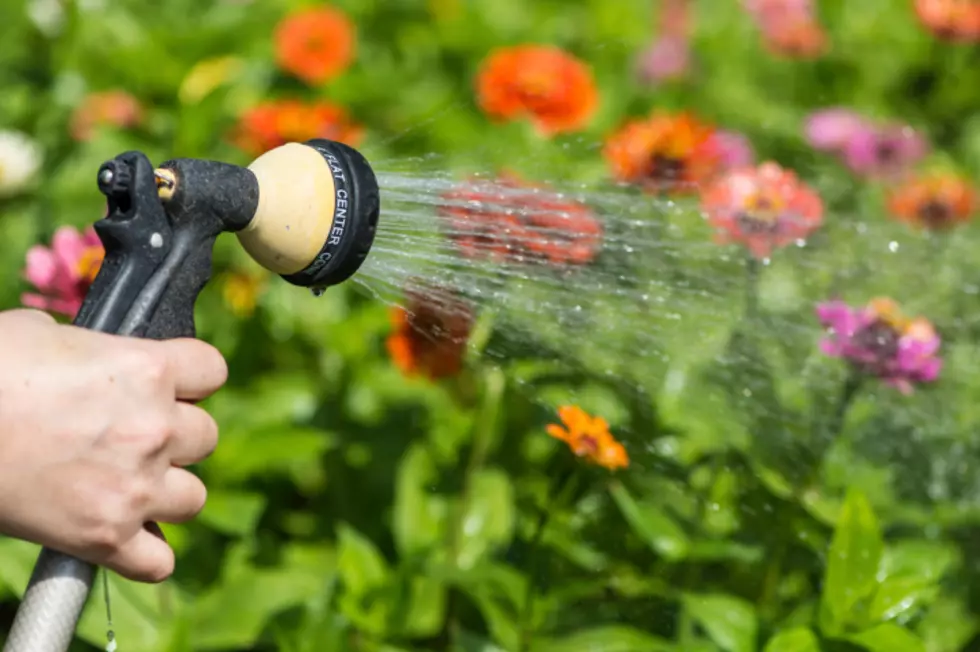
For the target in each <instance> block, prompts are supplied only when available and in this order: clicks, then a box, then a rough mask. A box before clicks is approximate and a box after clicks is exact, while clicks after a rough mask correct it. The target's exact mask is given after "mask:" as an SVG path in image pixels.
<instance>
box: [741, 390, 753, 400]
mask: <svg viewBox="0 0 980 652" xmlns="http://www.w3.org/2000/svg"><path fill="white" fill-rule="evenodd" d="M742 396H744V397H745V398H749V397H751V396H752V390H751V389H749V388H748V387H746V388H745V389H743V390H742Z"/></svg>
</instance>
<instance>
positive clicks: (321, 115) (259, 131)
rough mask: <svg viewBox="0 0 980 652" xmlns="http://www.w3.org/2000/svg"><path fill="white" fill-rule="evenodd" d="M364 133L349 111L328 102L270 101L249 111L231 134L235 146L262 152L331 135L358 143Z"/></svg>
mask: <svg viewBox="0 0 980 652" xmlns="http://www.w3.org/2000/svg"><path fill="white" fill-rule="evenodd" d="M362 134H363V129H362V127H361V126H360V125H358V124H355V123H353V122H352V121H351V120H350V118H349V117H348V115H347V111H346V110H345V109H344V108H343V107H340V106H337V105H335V104H331V103H329V102H313V103H304V102H301V101H299V100H292V99H287V100H271V101H269V102H265V103H263V104H260V105H258V106H256V107H254V108H252V109H251V110H249V111H247V112H246V113H245V115H244V116H242V118H241V120H240V121H239V124H238V126H237V127H236V129H235V131H234V133H233V134H232V139H233V141H234V143H235V145H236V146H238V147H239V148H241V149H242V150H244V151H246V152H248V153H249V154H252V155H255V156H257V155H259V154H262V153H264V152H267V151H269V150H270V149H273V148H275V147H279V146H280V145H284V144H286V143H289V142H303V141H305V140H309V139H311V138H329V139H330V140H334V141H337V142H341V143H345V144H347V145H351V146H356V145H357V144H358V143H359V142H360V140H361V136H362Z"/></svg>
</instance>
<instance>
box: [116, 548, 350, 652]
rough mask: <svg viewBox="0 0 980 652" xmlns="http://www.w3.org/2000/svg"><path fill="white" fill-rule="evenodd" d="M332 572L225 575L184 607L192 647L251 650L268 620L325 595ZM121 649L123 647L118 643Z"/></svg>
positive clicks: (302, 570)
mask: <svg viewBox="0 0 980 652" xmlns="http://www.w3.org/2000/svg"><path fill="white" fill-rule="evenodd" d="M331 570H332V569H329V568H325V569H321V570H320V572H319V573H311V572H310V570H309V569H308V568H304V567H296V568H289V567H286V568H277V569H274V570H266V569H263V568H254V567H253V568H247V569H241V570H240V571H239V572H236V573H234V574H233V575H230V576H229V577H227V578H225V579H224V580H222V581H221V582H220V583H219V584H218V586H216V587H215V588H214V589H211V590H210V591H208V592H207V593H205V594H204V595H202V596H200V597H197V598H195V600H194V601H193V603H191V604H188V605H187V610H188V611H189V613H190V616H191V617H192V619H193V623H194V627H193V641H194V646H195V648H198V649H209V648H211V649H215V648H216V649H239V648H251V647H252V646H254V645H255V643H256V641H257V640H258V637H259V636H260V634H261V633H262V630H263V629H264V628H265V626H266V623H267V622H268V621H269V619H270V618H271V617H272V616H274V615H275V614H277V613H278V612H280V611H283V610H285V609H288V608H290V607H295V606H298V605H301V604H304V603H306V602H307V601H309V600H312V599H313V598H315V597H316V596H317V595H318V594H320V593H322V592H323V591H325V590H326V588H327V586H328V584H329V582H330V579H331V576H332V573H331ZM120 645H121V646H122V647H123V648H125V647H126V643H125V642H123V641H120ZM134 647H135V646H134ZM141 649H148V648H141Z"/></svg>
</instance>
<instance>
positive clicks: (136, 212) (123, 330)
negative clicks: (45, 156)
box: [3, 139, 380, 652]
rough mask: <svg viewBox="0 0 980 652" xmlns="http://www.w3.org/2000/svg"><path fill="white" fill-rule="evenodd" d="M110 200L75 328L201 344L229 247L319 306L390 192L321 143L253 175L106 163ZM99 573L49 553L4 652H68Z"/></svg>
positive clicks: (354, 258) (103, 183) (265, 161)
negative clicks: (98, 257)
mask: <svg viewBox="0 0 980 652" xmlns="http://www.w3.org/2000/svg"><path fill="white" fill-rule="evenodd" d="M97 178H98V186H99V190H100V191H101V192H102V194H104V195H105V196H106V198H107V200H108V211H107V214H106V215H105V217H103V218H102V219H101V220H99V221H97V222H96V223H95V224H94V228H95V231H96V233H97V234H98V236H99V238H100V239H101V241H102V244H103V246H104V248H105V259H104V261H103V263H102V267H101V268H100V270H99V273H98V275H97V276H96V278H95V280H94V282H93V283H92V286H91V288H90V289H89V292H88V294H87V295H86V297H85V301H84V303H83V305H82V307H81V309H80V310H79V312H78V314H77V316H76V317H75V320H74V322H73V323H74V324H75V325H77V326H81V327H83V328H88V329H91V330H96V331H101V332H106V333H115V334H118V335H126V336H134V337H142V338H147V339H172V338H177V337H194V336H195V334H196V329H195V325H194V305H195V302H196V301H197V297H198V295H199V293H200V291H201V290H202V289H203V288H204V286H205V285H206V284H207V282H208V281H209V279H210V277H211V258H212V250H213V247H214V243H215V240H216V239H217V237H218V236H219V235H220V234H221V233H224V232H231V233H234V234H235V235H236V237H237V239H238V241H239V242H240V243H241V245H242V247H243V248H244V249H245V251H246V252H248V254H249V255H250V256H251V257H252V258H253V259H254V260H255V261H256V262H257V263H259V264H260V265H262V266H263V267H265V268H266V269H268V270H270V271H272V272H274V273H276V274H279V275H280V276H281V277H282V278H283V279H284V280H285V281H287V282H288V283H291V284H293V285H296V286H301V287H308V288H310V289H311V290H312V291H313V293H314V294H315V295H317V296H319V295H320V294H322V293H323V292H324V291H325V289H326V288H328V287H330V286H333V285H337V284H339V283H342V282H343V281H345V280H347V279H348V278H350V277H351V276H352V275H354V274H355V273H356V272H357V271H358V269H359V268H360V267H361V264H362V263H363V262H364V260H365V258H366V257H367V255H368V252H369V251H370V249H371V245H372V244H373V242H374V236H375V231H376V228H377V222H378V215H379V212H380V193H379V189H378V182H377V179H376V178H375V175H374V172H373V170H372V169H371V166H370V165H369V164H368V162H367V161H366V160H365V159H364V157H363V156H362V155H361V154H360V153H359V152H357V151H356V150H354V149H352V148H350V147H348V146H346V145H343V144H341V143H338V142H334V141H330V140H323V139H315V140H309V141H306V142H304V143H288V144H286V145H282V146H280V147H278V148H275V149H272V150H270V151H268V152H266V153H265V154H263V155H262V156H260V157H259V158H257V159H256V160H255V161H253V162H252V163H251V164H250V165H249V166H248V167H240V166H237V165H232V164H228V163H222V162H218V161H209V160H200V159H191V158H184V159H173V160H170V161H167V162H165V163H162V164H161V165H160V166H159V167H156V168H154V167H153V165H152V164H151V162H150V160H149V159H148V158H147V157H146V156H145V155H144V154H142V153H140V152H125V153H123V154H120V155H119V156H117V157H116V158H114V159H112V160H110V161H107V162H105V163H103V165H102V166H101V167H100V169H99V172H98V177H97ZM95 572H96V568H95V566H94V565H92V564H89V563H88V562H84V561H82V560H79V559H76V558H74V557H71V556H69V555H66V554H64V553H61V552H58V551H55V550H50V549H48V548H43V549H42V550H41V553H40V555H39V557H38V560H37V562H36V564H35V567H34V571H33V574H32V575H31V579H30V582H29V584H28V586H27V589H26V591H25V593H24V596H23V599H22V601H21V604H20V607H19V608H18V610H17V615H16V617H15V619H14V623H13V626H12V628H11V630H10V635H9V637H8V639H7V642H6V644H5V646H4V648H3V649H4V652H64V651H66V650H67V649H68V648H69V645H70V644H71V642H72V639H73V637H74V633H75V628H76V626H77V625H78V621H79V618H80V617H81V614H82V610H83V608H84V606H85V603H86V601H87V599H88V596H89V594H90V592H91V589H92V585H93V581H94V578H95Z"/></svg>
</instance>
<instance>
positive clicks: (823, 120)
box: [804, 107, 868, 152]
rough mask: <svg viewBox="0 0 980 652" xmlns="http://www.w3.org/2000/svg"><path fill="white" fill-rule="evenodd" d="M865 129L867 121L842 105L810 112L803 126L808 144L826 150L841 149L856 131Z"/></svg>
mask: <svg viewBox="0 0 980 652" xmlns="http://www.w3.org/2000/svg"><path fill="white" fill-rule="evenodd" d="M867 129H868V123H867V121H866V120H865V119H864V118H863V117H862V116H861V115H860V114H858V113H856V112H855V111H852V110H850V109H845V108H843V107H833V108H829V109H823V110H821V111H817V112H815V113H811V114H810V115H809V116H808V117H807V119H806V126H805V128H804V130H805V133H806V139H807V141H808V142H809V143H810V146H811V147H813V148H814V149H818V150H821V151H828V152H840V151H843V149H844V148H845V147H846V146H847V144H848V143H849V142H850V141H851V139H852V138H854V136H855V135H856V134H857V133H859V132H862V131H866V130H867Z"/></svg>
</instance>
